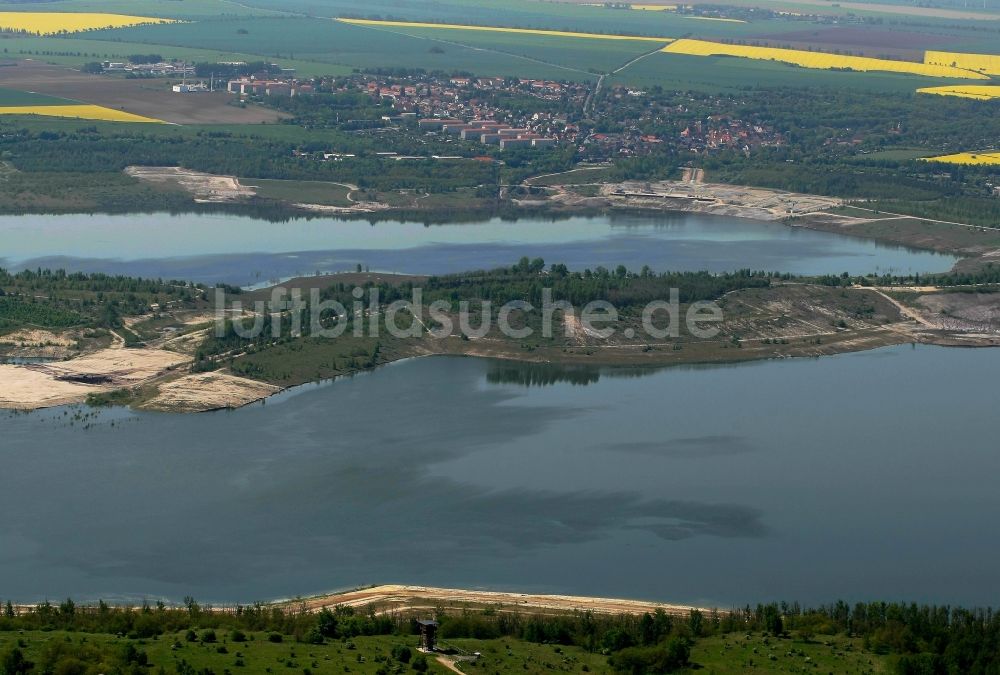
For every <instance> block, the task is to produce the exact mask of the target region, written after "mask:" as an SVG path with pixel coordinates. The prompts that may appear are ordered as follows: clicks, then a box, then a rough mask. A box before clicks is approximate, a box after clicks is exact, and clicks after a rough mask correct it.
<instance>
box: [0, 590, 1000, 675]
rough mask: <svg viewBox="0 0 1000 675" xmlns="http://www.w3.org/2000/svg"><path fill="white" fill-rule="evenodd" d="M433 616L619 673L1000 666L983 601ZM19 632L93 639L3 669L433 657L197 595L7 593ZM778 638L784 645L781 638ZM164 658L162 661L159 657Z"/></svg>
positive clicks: (21, 651)
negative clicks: (814, 663)
mask: <svg viewBox="0 0 1000 675" xmlns="http://www.w3.org/2000/svg"><path fill="white" fill-rule="evenodd" d="M435 619H436V620H437V621H438V622H439V623H440V628H439V637H440V640H441V644H442V646H443V647H444V648H448V646H449V643H450V642H461V644H463V645H464V646H465V647H466V648H468V647H469V646H473V647H474V645H475V642H472V643H470V642H469V641H484V642H485V641H491V640H497V639H513V640H520V641H524V642H527V643H534V644H548V645H555V652H556V653H557V654H558V653H559V651H560V646H561V647H564V648H575V649H580V650H583V652H584V653H589V654H597V655H601V656H603V657H608V658H607V661H606V662H605V663H606V664H607V669H608V670H614V671H616V672H619V673H636V674H641V673H670V672H677V671H680V670H684V669H686V668H688V667H689V666H692V665H695V664H694V663H693V662H692V654H693V653H695V652H696V651H697V647H698V645H699V644H700V643H701V642H702V641H705V642H711V643H712V644H717V643H716V642H713V640H717V639H719V638H726V639H725V640H724V643H728V641H729V640H730V639H731V640H736V641H744V640H749V638H750V637H751V635H752V634H757V635H760V636H762V637H763V644H765V645H768V646H769V648H770V649H772V650H773V651H775V652H778V651H782V650H788V649H790V648H791V649H797V648H795V647H792V644H793V643H792V642H790V640H791V639H792V638H793V637H794V639H795V640H796V641H797V642H796V643H795V644H798V645H809V644H813V643H815V644H822V643H823V642H825V641H826V640H827V638H831V637H833V636H846V637H848V638H850V639H854V640H860V641H861V644H860V647H861V648H862V649H863V650H864V651H865V652H867V653H869V654H871V655H872V656H871V657H870V658H869V662H871V661H870V659H871V658H881V657H885V658H888V659H889V661H888V663H890V664H891V665H892V671H893V672H895V673H898V674H900V675H909V674H911V673H920V674H924V673H929V674H936V673H941V674H946V673H963V674H970V675H979V674H983V675H985V674H987V673H993V672H996V668H997V667H998V666H1000V617H998V615H996V614H994V613H993V612H990V611H988V610H968V609H962V608H951V607H935V606H919V605H916V604H902V603H885V602H873V603H858V604H856V605H854V606H853V607H852V606H850V605H848V604H847V603H844V602H838V603H835V604H832V605H827V606H821V607H817V608H813V609H803V608H801V607H800V606H799V605H798V604H788V603H781V604H767V605H757V606H756V607H753V608H751V607H744V608H742V609H736V610H732V611H729V612H714V611H713V612H708V613H706V612H702V611H698V610H692V611H691V612H690V613H688V614H687V615H683V616H677V615H669V614H666V613H665V612H663V611H662V610H659V611H657V612H655V613H647V614H643V615H621V616H611V615H601V614H592V613H589V612H574V613H571V614H554V615H553V614H545V615H543V614H530V613H524V612H509V611H497V609H496V608H486V609H481V610H471V609H466V610H452V611H446V610H443V609H439V610H438V611H437V612H436V613H435ZM15 631H17V632H20V631H46V632H55V631H64V632H67V633H69V634H71V635H72V634H79V635H83V636H86V635H92V636H95V639H94V640H93V641H91V642H88V641H87V640H85V639H84V640H72V639H67V640H63V641H54V642H51V643H50V644H49V646H48V647H47V648H46V649H45V651H44V652H43V653H42V654H41V659H39V660H38V661H37V662H32V661H31V660H30V659H28V658H27V656H26V655H25V647H24V646H22V645H21V644H17V643H16V644H15V645H14V646H13V647H11V648H8V649H7V650H6V651H5V653H3V654H0V673H2V674H3V675H15V674H16V675H21V674H27V673H72V672H80V673H83V672H98V671H97V670H94V671H91V670H90V666H95V667H98V668H100V670H99V672H105V673H116V674H117V673H134V672H146V671H145V670H143V669H144V668H146V667H147V664H148V662H149V659H148V656H147V655H146V653H145V651H144V650H143V648H142V647H143V645H144V644H148V643H147V642H144V641H147V640H151V639H152V640H157V639H159V638H160V637H161V636H172V635H176V636H179V637H178V639H177V640H176V641H175V643H174V648H173V649H175V650H176V649H178V648H180V647H181V646H182V644H183V643H194V644H199V645H202V646H203V647H204V646H208V645H219V646H218V647H213V648H212V649H213V650H214V651H215V652H217V653H220V654H223V653H228V651H229V649H233V650H239V649H240V645H242V644H245V643H247V642H248V641H254V640H260V641H266V642H270V643H272V644H282V643H284V642H285V641H286V640H288V641H292V642H294V643H297V644H304V645H316V646H319V645H323V644H324V643H327V642H333V643H334V644H337V643H338V642H339V643H340V645H341V646H342V647H343V646H346V647H347V648H348V649H354V647H353V646H351V640H355V639H360V637H362V636H380V635H384V636H390V635H391V636H398V637H401V638H405V639H403V640H402V641H397V642H395V643H393V644H392V647H391V649H389V650H388V651H389V653H388V654H386V657H385V658H388V659H389V661H390V662H391V663H396V664H399V665H400V668H406V667H407V665H409V667H410V668H411V669H413V670H421V669H423V668H424V667H426V665H427V664H426V660H422V655H416V656H415V655H414V653H413V650H412V649H411V648H410V647H409V646H408V643H409V644H412V643H413V641H412V638H413V636H415V635H417V634H418V633H419V631H418V626H417V625H416V623H415V620H414V618H413V617H412V616H409V615H403V614H375V613H366V612H357V611H355V610H353V609H351V608H336V609H332V610H331V609H324V610H322V611H320V612H318V613H308V612H304V611H302V610H300V609H299V608H296V607H294V606H293V607H290V608H289V607H286V608H281V607H277V606H267V605H260V604H257V605H250V606H237V607H232V608H226V609H225V610H217V609H213V608H209V607H201V606H200V605H199V604H198V603H197V602H195V601H194V600H193V599H191V598H188V599H187V600H186V602H185V605H184V606H183V607H180V608H169V607H166V606H164V605H162V604H157V605H155V606H150V605H148V604H144V605H143V606H141V607H111V606H109V605H107V604H106V603H104V602H101V603H99V604H98V605H97V606H91V607H78V606H77V605H76V604H75V603H73V601H72V600H66V601H64V602H62V603H61V604H59V605H58V606H57V605H53V604H50V603H47V602H46V603H43V604H41V605H39V606H37V607H34V608H31V609H17V608H15V607H14V606H13V605H11V604H10V603H7V605H6V608H5V609H4V611H3V615H2V616H0V636H2V635H3V634H5V633H11V632H15ZM100 635H119V636H122V637H124V638H125V640H124V641H119V642H117V643H116V644H115V645H114V646H109V645H108V643H106V642H105V643H103V646H98V645H99V644H102V643H101V641H100V640H99V639H96V636H100ZM181 636H182V637H181ZM786 641H789V642H786ZM783 643H785V644H787V645H788V646H787V647H783V646H782V644H783ZM227 644H228V645H230V646H229V647H228V648H227V647H226V645H227ZM728 648H729V647H726V649H728ZM848 648H850V647H848ZM507 649H508V651H509V650H510V647H509V646H508V648H507ZM222 650H226V651H225V652H224V651H222ZM294 653H295V652H294V651H293V652H292V654H293V655H294ZM790 653H793V652H790ZM33 658H34V657H33ZM772 660H773V659H772ZM761 661H762V663H760V664H759V667H760V668H761V669H762V670H763V672H767V671H768V668H767V665H766V661H764V658H763V657H762V658H761ZM158 665H159V667H160V668H161V669H162V668H163V664H162V663H161V664H158ZM744 665H745V664H744ZM188 667H189V665H188V664H187V661H186V660H184V659H183V658H182V659H179V660H175V667H174V669H173V672H177V673H179V674H182V675H187V673H188V672H194V671H188V670H187V668H188ZM160 672H168V671H166V670H165V669H164V670H161V671H160Z"/></svg>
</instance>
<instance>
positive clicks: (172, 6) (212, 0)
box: [0, 0, 280, 19]
mask: <svg viewBox="0 0 1000 675" xmlns="http://www.w3.org/2000/svg"><path fill="white" fill-rule="evenodd" d="M0 11H3V12H17V11H22V12H23V11H34V12H107V13H111V14H130V15H133V16H156V17H161V18H166V19H200V18H203V17H207V16H222V15H226V16H234V15H242V16H249V15H260V16H267V15H274V14H279V13H280V12H278V11H275V10H269V9H251V8H250V7H248V6H246V5H244V4H240V3H236V2H228V1H227V0H180V1H177V2H163V1H162V0H52V1H47V2H44V3H31V4H30V5H28V4H26V3H25V2H24V0H0Z"/></svg>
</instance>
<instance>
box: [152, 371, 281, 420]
mask: <svg viewBox="0 0 1000 675" xmlns="http://www.w3.org/2000/svg"><path fill="white" fill-rule="evenodd" d="M280 390H281V388H280V387H276V386H274V385H270V384H265V383H263V382H257V381H255V380H248V379H246V378H243V377H236V376H235V375H227V374H225V373H196V374H193V375H185V376H184V377H181V378H178V379H176V380H172V381H170V382H165V383H163V384H161V385H159V392H158V393H157V395H156V396H154V397H153V398H152V399H150V400H149V401H146V402H145V403H143V404H142V405H140V406H139V407H140V408H143V409H146V410H158V411H164V412H182V413H191V412H208V411H210V410H221V409H224V408H239V407H241V406H245V405H247V404H249V403H253V402H254V401H259V400H261V399H263V398H266V397H268V396H270V395H271V394H274V393H277V392H278V391H280Z"/></svg>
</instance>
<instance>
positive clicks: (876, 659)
mask: <svg viewBox="0 0 1000 675" xmlns="http://www.w3.org/2000/svg"><path fill="white" fill-rule="evenodd" d="M227 637H228V636H227V635H226V633H225V632H219V634H218V640H219V642H218V643H217V644H201V643H198V642H193V643H192V642H186V641H185V640H184V635H183V634H181V633H178V634H176V635H164V636H161V637H160V638H158V639H152V640H143V641H138V642H134V644H136V645H137V647H138V648H139V649H141V650H144V651H145V652H146V653H147V654H148V655H149V660H150V663H151V664H152V671H151V672H155V670H156V669H157V668H158V667H159V666H161V665H162V666H164V667H165V668H166V669H167V670H168V671H171V672H172V671H173V669H174V666H175V664H176V663H177V662H179V661H180V660H181V659H183V660H185V661H187V662H188V663H189V664H191V665H192V666H194V668H195V669H196V670H198V671H200V670H201V669H203V668H209V669H211V670H213V671H215V672H217V673H221V672H240V673H244V674H245V675H264V674H265V673H268V672H293V671H295V672H302V671H303V669H310V670H311V671H312V672H313V673H334V672H341V673H343V672H352V673H375V672H376V671H378V669H379V668H381V667H386V666H387V665H388V668H389V669H390V670H391V668H392V663H393V662H392V661H391V659H390V660H389V662H388V664H387V663H386V658H387V657H389V656H390V654H391V651H392V648H393V647H394V646H396V645H407V646H409V647H410V648H411V650H413V653H414V654H416V650H415V649H414V647H415V646H416V644H417V639H416V638H415V637H412V636H377V637H356V638H353V639H352V640H350V645H351V646H349V645H347V644H345V643H344V642H340V641H336V642H331V643H329V644H326V645H306V644H296V643H294V642H291V641H290V640H289V641H286V642H282V643H272V642H268V641H267V639H266V636H265V635H264V634H263V633H257V634H251V635H250V636H248V637H252V638H253V640H252V641H249V642H245V643H226V644H224V641H225V640H226V639H227ZM19 639H20V640H24V642H25V643H26V648H25V649H24V651H25V652H26V656H27V657H28V659H29V660H32V661H35V662H36V663H37V662H38V661H39V660H40V658H41V654H42V653H43V650H45V649H46V648H49V647H50V646H51V645H52V644H58V643H60V642H66V641H71V642H73V643H75V644H80V643H81V642H82V641H84V640H86V642H87V643H88V644H91V645H97V646H105V645H110V646H113V647H115V648H118V649H120V648H122V647H123V646H124V645H125V644H127V643H128V640H125V639H122V638H117V637H113V636H108V635H90V634H79V633H64V632H58V631H54V632H47V633H44V632H27V633H24V634H11V633H0V652H4V651H6V649H7V648H8V647H9V646H11V645H13V644H15V643H16V642H17V640H19ZM764 639H765V638H763V637H761V636H760V635H752V636H751V637H750V639H746V637H745V636H743V635H726V636H719V637H711V638H702V639H700V640H698V641H697V643H696V644H695V646H694V648H693V649H692V652H691V660H692V662H693V663H696V664H698V666H699V668H697V669H694V670H692V671H691V672H700V673H706V675H736V674H738V673H747V672H758V673H788V672H816V673H827V672H830V673H833V672H836V673H883V672H888V664H887V660H886V659H885V657H880V656H877V655H874V654H871V653H868V652H864V651H863V650H862V648H861V644H860V641H859V640H849V639H848V638H845V637H842V636H836V637H825V636H824V637H821V638H817V639H816V640H814V641H808V642H807V641H803V640H798V639H796V640H792V639H784V640H776V639H774V638H770V639H768V643H767V644H765V643H764ZM175 641H179V642H180V644H181V646H180V647H179V648H177V649H172V648H171V646H172V645H173V644H174V642H175ZM447 644H448V645H450V646H453V647H456V648H458V649H461V650H463V651H466V652H474V651H478V652H480V653H482V655H483V656H482V658H481V660H480V661H479V663H478V664H476V665H466V664H463V666H462V668H463V670H465V672H468V673H477V672H481V673H539V672H576V673H579V672H588V671H589V672H592V673H610V672H613V671H612V670H611V668H610V667H609V666H608V663H607V658H606V657H604V656H602V655H600V654H593V653H588V652H586V651H584V650H583V649H580V648H578V647H563V646H558V645H544V644H535V643H530V642H524V641H521V640H517V639H510V638H503V639H498V640H471V639H454V640H448V641H447ZM220 647H222V648H224V649H225V651H226V652H227V653H224V654H220V653H219V651H220ZM237 653H239V654H240V655H241V656H237ZM771 655H774V657H775V658H774V660H772V659H770V658H769V657H770V656H771ZM237 659H241V660H242V663H243V665H242V666H237V665H236V662H237ZM359 659H361V660H359ZM428 663H429V665H430V670H429V671H428V672H431V673H446V672H448V671H446V670H445V669H444V668H443V667H442V666H440V665H439V664H438V663H436V662H435V661H434V660H433V659H428ZM403 672H411V673H412V672H414V671H412V670H410V669H408V668H406V669H404V670H403Z"/></svg>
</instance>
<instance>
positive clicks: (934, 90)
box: [917, 84, 1000, 101]
mask: <svg viewBox="0 0 1000 675" xmlns="http://www.w3.org/2000/svg"><path fill="white" fill-rule="evenodd" d="M917 93H918V94H937V95H938V96H956V97H958V98H974V99H978V100H980V101H992V100H994V99H1000V85H995V84H994V85H990V84H978V85H977V84H970V85H961V84H958V85H953V86H947V87H921V88H920V89H917Z"/></svg>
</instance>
